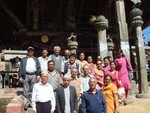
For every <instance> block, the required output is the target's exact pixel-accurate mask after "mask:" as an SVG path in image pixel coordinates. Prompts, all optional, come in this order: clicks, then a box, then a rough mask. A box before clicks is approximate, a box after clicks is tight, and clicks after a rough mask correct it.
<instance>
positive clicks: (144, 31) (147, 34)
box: [142, 26, 150, 45]
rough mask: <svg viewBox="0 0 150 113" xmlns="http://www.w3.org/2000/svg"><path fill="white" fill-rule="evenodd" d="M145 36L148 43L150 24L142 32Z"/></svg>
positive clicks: (149, 39)
mask: <svg viewBox="0 0 150 113" xmlns="http://www.w3.org/2000/svg"><path fill="white" fill-rule="evenodd" d="M142 34H143V37H144V43H145V45H147V44H148V41H150V26H149V27H147V28H145V29H144V30H143V32H142Z"/></svg>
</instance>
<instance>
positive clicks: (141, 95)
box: [136, 93, 150, 98]
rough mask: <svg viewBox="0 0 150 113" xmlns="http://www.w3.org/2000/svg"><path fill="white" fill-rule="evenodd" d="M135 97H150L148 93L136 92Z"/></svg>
mask: <svg viewBox="0 0 150 113" xmlns="http://www.w3.org/2000/svg"><path fill="white" fill-rule="evenodd" d="M136 98H150V93H143V94H136Z"/></svg>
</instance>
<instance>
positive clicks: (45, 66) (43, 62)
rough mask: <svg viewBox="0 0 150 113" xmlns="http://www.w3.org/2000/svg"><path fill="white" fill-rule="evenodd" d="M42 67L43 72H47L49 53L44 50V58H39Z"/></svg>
mask: <svg viewBox="0 0 150 113" xmlns="http://www.w3.org/2000/svg"><path fill="white" fill-rule="evenodd" d="M38 59H39V62H40V66H41V71H45V70H47V62H48V51H47V50H46V49H44V50H43V51H42V56H41V57H39V58H38Z"/></svg>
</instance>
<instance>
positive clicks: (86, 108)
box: [19, 46, 132, 113]
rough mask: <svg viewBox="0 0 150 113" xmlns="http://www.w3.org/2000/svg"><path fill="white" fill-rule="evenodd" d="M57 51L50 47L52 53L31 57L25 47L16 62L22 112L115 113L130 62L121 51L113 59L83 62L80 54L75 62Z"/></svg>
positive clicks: (126, 87) (127, 82) (126, 85)
mask: <svg viewBox="0 0 150 113" xmlns="http://www.w3.org/2000/svg"><path fill="white" fill-rule="evenodd" d="M60 52H61V48H60V47H59V46H55V47H54V54H51V55H49V56H48V51H47V50H43V51H42V56H41V57H39V58H37V57H34V48H33V47H28V49H27V53H28V55H27V56H26V57H25V58H23V59H22V60H21V62H20V67H19V78H20V79H19V80H20V81H22V82H23V91H24V96H25V98H26V99H27V102H26V104H25V110H27V108H28V107H32V108H33V112H34V113H114V112H116V113H117V112H118V113H119V112H120V111H119V104H120V103H119V96H118V89H119V88H121V87H123V88H124V90H125V99H124V100H123V102H124V104H126V103H127V96H128V91H129V90H130V89H131V85H130V80H129V76H128V71H129V70H130V72H132V66H131V64H130V61H129V60H128V59H127V58H126V57H125V56H124V54H123V52H122V50H118V51H117V58H116V59H115V60H114V61H113V58H112V57H105V58H103V61H102V58H101V56H98V57H97V59H96V63H95V64H94V63H93V59H92V56H88V57H87V60H85V54H84V53H83V52H82V53H80V55H79V59H77V57H76V55H75V54H71V53H70V51H69V50H65V51H64V56H61V55H60Z"/></svg>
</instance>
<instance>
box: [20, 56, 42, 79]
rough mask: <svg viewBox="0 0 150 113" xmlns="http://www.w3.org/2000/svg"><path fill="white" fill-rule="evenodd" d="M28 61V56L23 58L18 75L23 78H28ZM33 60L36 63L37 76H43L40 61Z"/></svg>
mask: <svg viewBox="0 0 150 113" xmlns="http://www.w3.org/2000/svg"><path fill="white" fill-rule="evenodd" d="M27 59H28V56H27V57H24V58H22V60H21V62H20V66H19V72H18V75H19V76H20V77H22V78H25V76H26V64H27ZM33 59H34V60H35V63H36V72H35V73H36V75H37V76H40V75H41V67H40V63H39V60H38V58H36V57H33Z"/></svg>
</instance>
